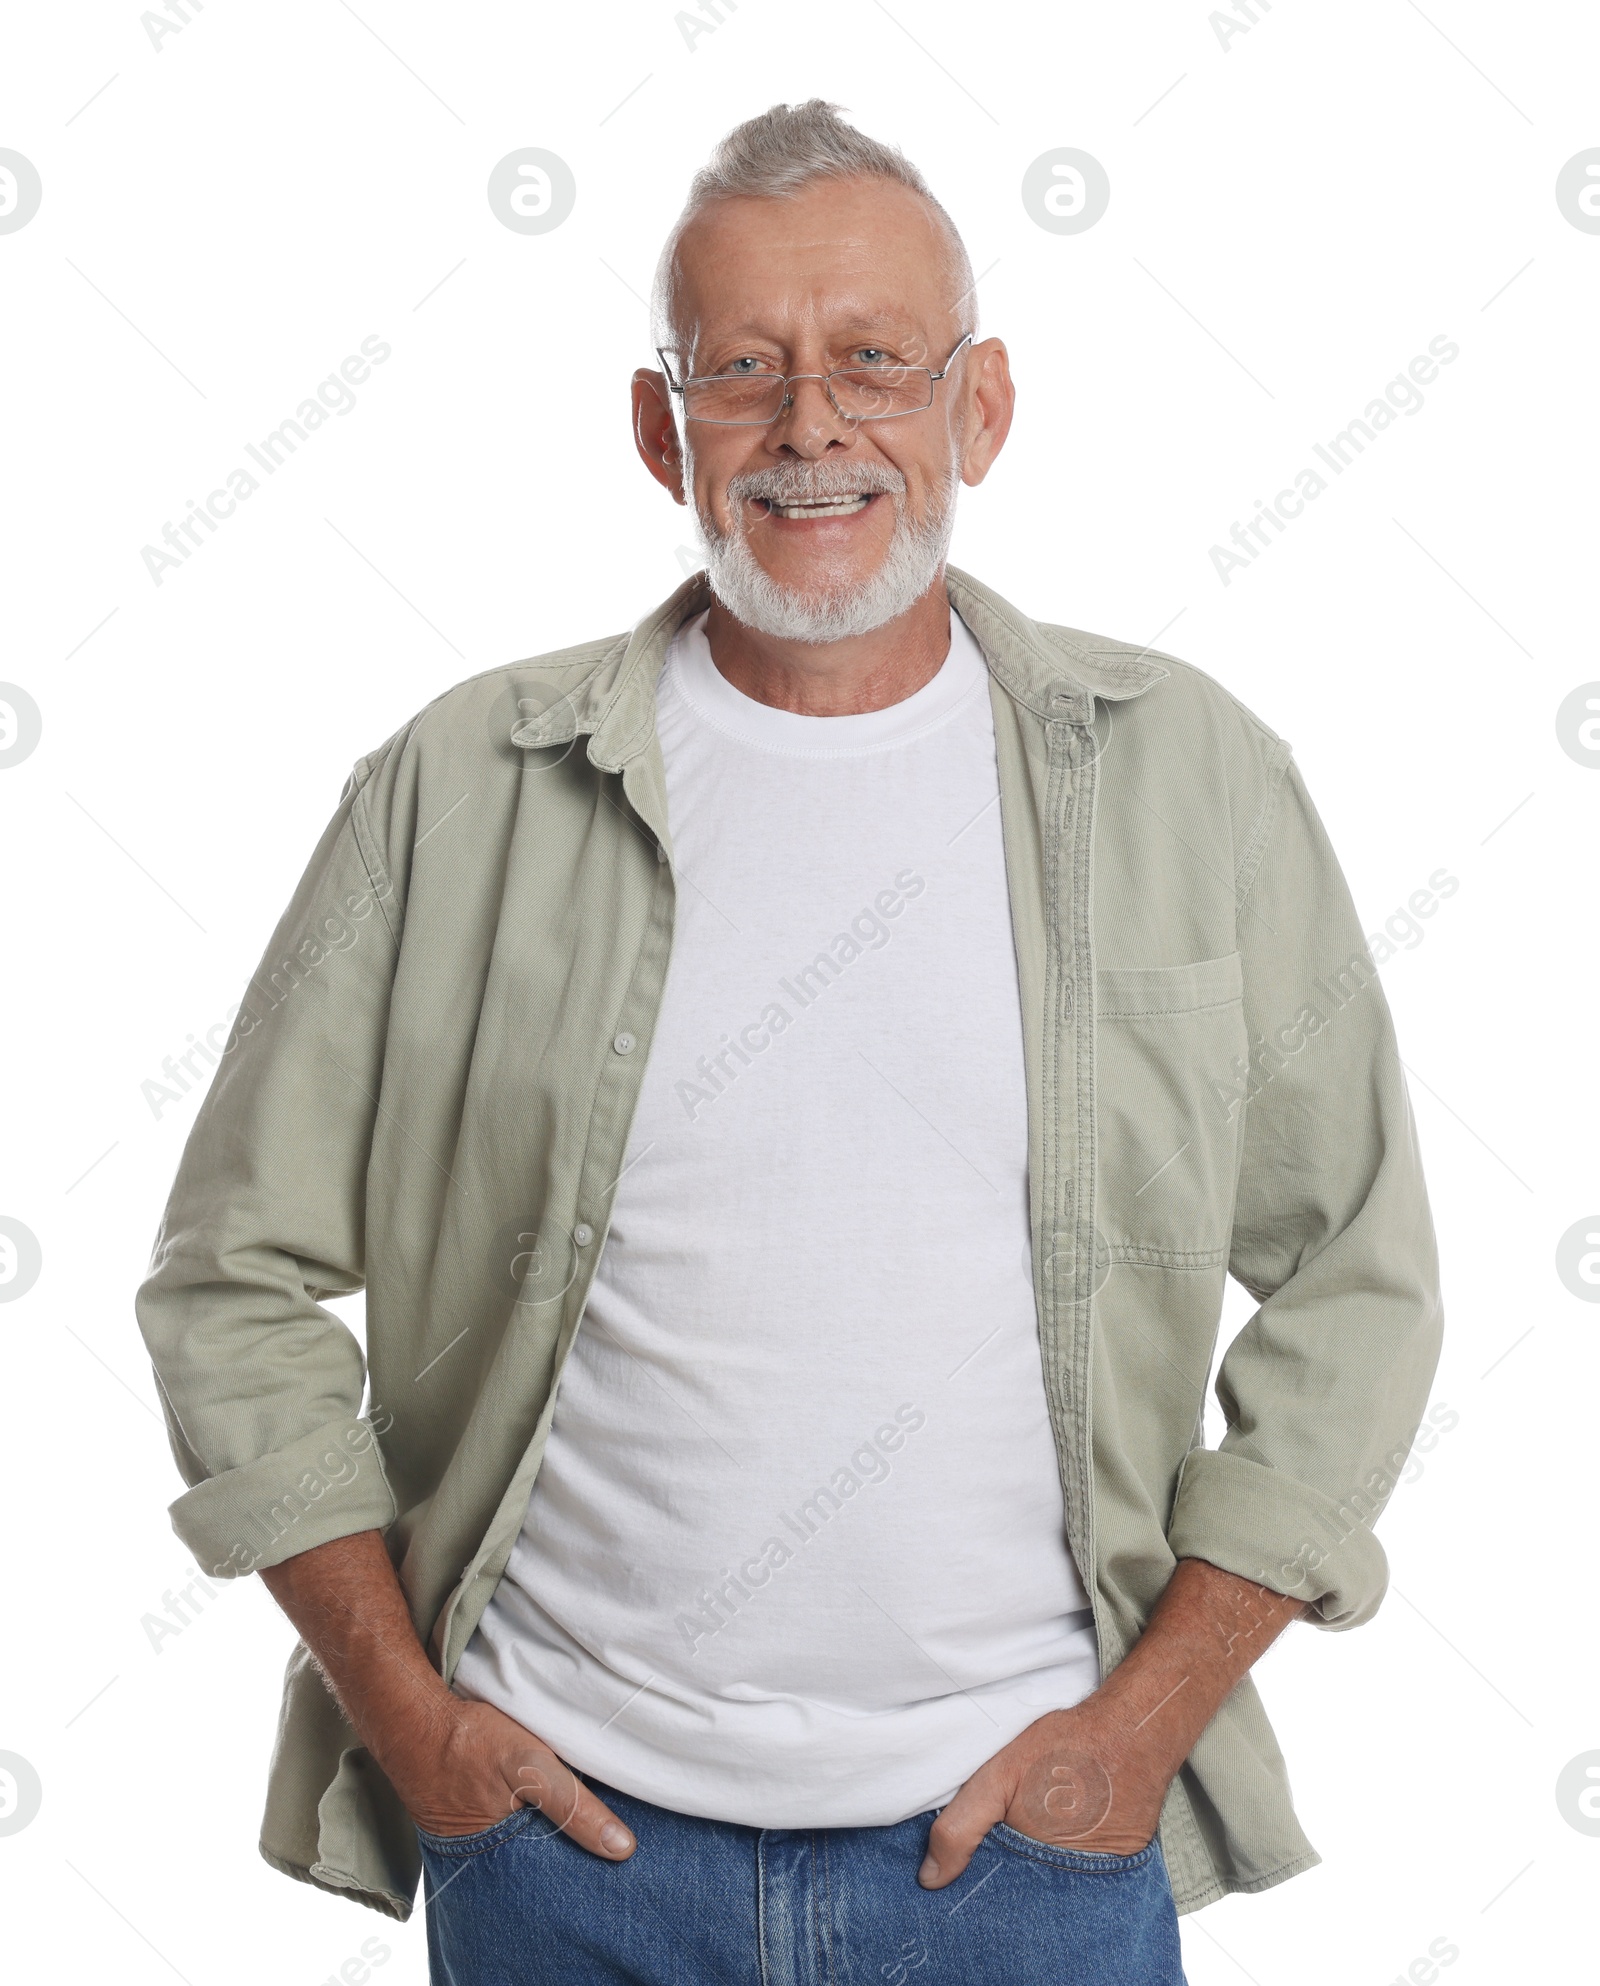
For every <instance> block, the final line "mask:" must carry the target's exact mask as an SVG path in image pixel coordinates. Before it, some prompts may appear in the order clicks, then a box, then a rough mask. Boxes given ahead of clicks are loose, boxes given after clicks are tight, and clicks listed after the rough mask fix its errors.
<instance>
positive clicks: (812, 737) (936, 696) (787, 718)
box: [667, 608, 989, 759]
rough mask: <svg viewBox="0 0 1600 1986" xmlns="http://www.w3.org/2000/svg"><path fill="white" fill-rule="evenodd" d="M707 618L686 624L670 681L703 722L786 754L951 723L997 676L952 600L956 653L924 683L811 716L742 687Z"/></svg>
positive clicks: (884, 740) (821, 751) (822, 753)
mask: <svg viewBox="0 0 1600 1986" xmlns="http://www.w3.org/2000/svg"><path fill="white" fill-rule="evenodd" d="M705 622H706V616H705V614H704V613H702V614H700V615H698V616H697V617H696V618H695V619H694V620H692V621H688V622H685V624H684V625H683V627H681V628H680V629H679V630H678V633H677V636H676V638H675V640H674V641H673V644H672V650H671V653H670V656H669V660H668V670H667V675H668V683H669V686H670V687H671V688H673V689H675V690H676V691H677V693H678V695H679V696H681V697H682V699H683V701H684V702H685V703H686V704H687V705H688V707H689V709H690V710H691V711H692V712H693V713H694V715H695V716H696V717H698V718H699V719H700V720H701V721H702V722H703V723H706V724H709V725H711V726H713V727H714V728H715V729H716V730H718V731H721V732H723V733H725V734H726V735H727V736H728V737H731V738H734V739H737V740H738V742H739V743H740V744H743V745H749V746H751V747H752V748H753V749H755V750H757V751H764V752H776V753H779V754H781V755H782V756H784V757H789V758H828V759H831V758H854V757H857V756H860V755H863V754H866V753H869V752H881V751H887V750H889V749H890V748H891V747H893V746H897V745H905V744H909V743H911V742H912V740H913V739H916V738H921V737H924V736H926V735H927V733H928V732H930V731H934V730H937V729H938V727H939V726H940V725H942V724H944V723H946V722H947V721H948V720H949V719H950V718H951V717H953V716H954V715H955V714H956V712H957V711H958V710H960V709H962V708H963V706H964V705H965V704H966V703H967V702H968V700H969V699H970V698H972V697H974V696H976V695H977V694H978V692H979V691H980V690H982V689H984V688H985V687H986V686H987V684H988V680H989V668H988V664H987V663H986V662H985V661H984V659H983V652H982V650H981V649H980V648H979V647H978V644H977V642H976V641H975V640H974V639H973V637H972V634H971V631H970V630H969V629H968V627H967V625H966V623H965V622H964V621H963V620H962V618H961V616H960V615H959V614H958V613H956V612H955V610H954V609H953V608H952V609H951V613H950V649H949V653H948V654H947V655H946V656H945V658H944V661H943V662H942V663H941V664H940V665H939V669H938V672H937V674H935V675H934V676H932V677H931V678H930V679H929V680H928V681H927V682H926V683H924V684H923V686H922V688H921V689H919V690H914V691H913V692H912V693H911V695H910V696H908V697H903V698H902V699H901V700H900V702H899V703H892V704H890V705H889V706H888V707H887V708H886V709H884V710H864V711H857V712H853V713H851V714H850V715H848V716H844V717H806V716H803V715H801V713H800V712H798V711H794V710H779V709H777V708H776V707H775V706H774V705H772V704H769V703H758V702H757V701H756V700H755V698H754V697H748V696H746V695H745V694H744V692H743V691H742V690H737V689H735V688H734V686H733V684H732V683H730V682H729V681H728V679H727V677H726V676H724V675H723V674H722V672H721V671H720V670H719V669H718V667H717V665H716V663H715V662H714V661H713V660H712V659H711V644H710V643H709V642H708V641H707V640H706V634H705Z"/></svg>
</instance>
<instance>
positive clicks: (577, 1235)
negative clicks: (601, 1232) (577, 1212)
mask: <svg viewBox="0 0 1600 1986" xmlns="http://www.w3.org/2000/svg"><path fill="white" fill-rule="evenodd" d="M572 1238H573V1240H574V1241H575V1242H576V1243H577V1244H578V1246H579V1247H580V1248H587V1247H588V1246H589V1243H590V1242H591V1241H593V1240H594V1229H593V1228H592V1227H590V1225H589V1223H588V1222H587V1221H579V1223H578V1225H577V1226H576V1227H575V1228H574V1229H573V1230H572Z"/></svg>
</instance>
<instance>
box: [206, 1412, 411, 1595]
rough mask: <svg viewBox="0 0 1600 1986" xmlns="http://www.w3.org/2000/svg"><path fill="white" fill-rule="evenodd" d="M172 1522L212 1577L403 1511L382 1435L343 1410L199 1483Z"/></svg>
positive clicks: (388, 1520) (384, 1523) (376, 1525)
mask: <svg viewBox="0 0 1600 1986" xmlns="http://www.w3.org/2000/svg"><path fill="white" fill-rule="evenodd" d="M171 1514H172V1528H173V1530H174V1531H176V1532H177V1534H178V1536H179V1537H180V1538H181V1539H182V1540H183V1542H184V1543H185V1544H186V1545H187V1546H188V1547H189V1549H190V1551H192V1552H193V1553H194V1555H195V1560H196V1563H197V1564H198V1565H199V1566H200V1567H201V1569H202V1570H203V1571H205V1572H207V1573H209V1574H210V1576H211V1577H212V1578H213V1579H235V1578H238V1577H239V1576H241V1575H242V1574H244V1573H247V1572H259V1571H260V1570H261V1569H262V1568H263V1567H264V1566H271V1565H279V1564H281V1563H282V1562H283V1560H284V1559H286V1558H296V1557H298V1555H299V1554H300V1553H301V1552H308V1551H310V1550H312V1548H313V1547H314V1546H316V1545H325V1544H328V1543H329V1542H330V1541H331V1540H332V1539H334V1538H348V1537H350V1536H352V1535H353V1534H354V1533H355V1532H357V1531H382V1530H385V1529H387V1527H388V1526H389V1525H390V1524H392V1523H393V1522H394V1520H395V1517H396V1515H397V1514H398V1511H397V1506H396V1503H395V1499H394V1492H393V1491H392V1490H391V1489H390V1487H389V1479H388V1477H387V1476H386V1475H385V1474H384V1470H383V1457H382V1454H381V1452H380V1451H379V1448H378V1437H377V1435H376V1433H375V1432H374V1431H373V1428H372V1426H371V1424H370V1423H369V1422H367V1421H364V1420H361V1419H358V1418H353V1417H348V1416H347V1417H345V1418H343V1419H340V1420H336V1421H329V1422H328V1423H327V1425H326V1426H325V1427H320V1428H318V1429H316V1431H315V1432H314V1433H312V1434H307V1435H302V1436H301V1438H300V1439H299V1440H298V1441H293V1442H291V1443H290V1444H289V1446H288V1447H287V1448H279V1449H275V1450H274V1451H273V1452H272V1453H271V1454H270V1455H259V1456H257V1457H256V1459H255V1461H253V1462H246V1463H243V1464H242V1465H241V1466H240V1467H239V1468H237V1469H228V1470H226V1471H224V1473H223V1474H222V1475H220V1476H212V1477H211V1478H210V1479H209V1480H208V1481H206V1482H203V1483H197V1484H196V1485H195V1487H194V1488H193V1489H191V1490H188V1491H186V1492H185V1493H184V1494H183V1495H182V1496H180V1497H179V1498H178V1500H177V1502H176V1503H174V1504H173V1505H172V1506H171Z"/></svg>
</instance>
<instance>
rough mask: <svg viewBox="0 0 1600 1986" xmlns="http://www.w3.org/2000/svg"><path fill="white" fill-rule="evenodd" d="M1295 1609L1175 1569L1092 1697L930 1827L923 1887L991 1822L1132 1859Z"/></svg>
mask: <svg viewBox="0 0 1600 1986" xmlns="http://www.w3.org/2000/svg"><path fill="white" fill-rule="evenodd" d="M1303 1611H1304V1602H1303V1601H1301V1600H1298V1599H1296V1598H1294V1597H1293V1596H1292V1595H1287V1594H1283V1593H1279V1592H1277V1591H1276V1590H1274V1589H1273V1588H1271V1587H1267V1586H1260V1585H1257V1584H1256V1582H1255V1581H1254V1580H1250V1579H1242V1578H1240V1577H1238V1576H1237V1575H1236V1574H1234V1573H1231V1572H1224V1571H1223V1570H1222V1569H1221V1568H1220V1567H1218V1566H1215V1565H1209V1564H1207V1563H1206V1561H1205V1560H1204V1559H1193V1558H1186V1559H1181V1560H1180V1561H1179V1562H1178V1564H1177V1566H1176V1567H1175V1568H1174V1570H1173V1573H1172V1577H1171V1579H1170V1580H1169V1581H1168V1583H1167V1587H1166V1590H1165V1592H1163V1594H1162V1595H1161V1598H1160V1599H1159V1600H1158V1601H1157V1602H1156V1605H1155V1608H1154V1610H1153V1612H1152V1613H1151V1616H1150V1620H1149V1622H1148V1624H1147V1625H1146V1627H1145V1630H1144V1632H1143V1634H1141V1635H1140V1637H1139V1639H1138V1640H1137V1641H1136V1642H1135V1643H1134V1645H1133V1647H1132V1648H1131V1649H1130V1650H1129V1651H1128V1654H1127V1656H1126V1658H1125V1659H1124V1660H1123V1661H1121V1662H1119V1663H1118V1664H1117V1666H1116V1667H1115V1668H1113V1669H1112V1671H1111V1673H1110V1674H1109V1675H1108V1676H1107V1677H1106V1678H1105V1680H1104V1681H1103V1682H1102V1683H1101V1685H1100V1687H1099V1688H1098V1689H1097V1690H1096V1691H1095V1692H1094V1694H1093V1695H1092V1696H1087V1697H1085V1698H1084V1700H1083V1702H1082V1703H1079V1704H1075V1705H1074V1706H1073V1707H1072V1708H1071V1709H1070V1710H1052V1711H1051V1712H1050V1713H1049V1714H1048V1715H1047V1716H1044V1717H1041V1718H1040V1719H1039V1720H1038V1722H1037V1723H1034V1724H1030V1725H1029V1726H1028V1728H1027V1730H1025V1731H1024V1732H1023V1733H1022V1735H1021V1736H1020V1737H1018V1738H1013V1739H1012V1741H1011V1743H1010V1744H1009V1745H1007V1746H1006V1747H1005V1749H1004V1750H1003V1751H998V1752H996V1753H995V1755H994V1757H993V1758H992V1759H990V1760H989V1762H988V1764H987V1765H983V1766H980V1767H979V1768H978V1770H977V1771H976V1772H975V1773H974V1774H973V1775H972V1777H971V1778H970V1779H969V1780H968V1781H967V1783H966V1784H965V1785H964V1786H963V1787H962V1788H961V1791H960V1792H959V1793H957V1795H956V1796H955V1798H954V1799H953V1800H952V1801H951V1802H950V1804H949V1806H947V1807H946V1808H945V1809H944V1810H943V1812H942V1813H941V1814H940V1815H939V1817H938V1819H937V1820H936V1821H935V1822H934V1824H933V1829H932V1832H931V1833H930V1834H929V1836H928V1855H927V1860H926V1861H925V1862H924V1863H923V1865H922V1867H921V1869H920V1870H919V1871H918V1874H917V1880H918V1881H919V1882H920V1883H921V1884H922V1886H923V1888H924V1889H943V1888H944V1886H945V1885H946V1883H953V1882H954V1881H955V1879H956V1877H957V1876H959V1875H960V1874H961V1872H962V1870H963V1869H965V1868H966V1866H967V1864H968V1862H970V1861H971V1859H972V1856H973V1853H974V1851H975V1850H976V1848H977V1846H978V1844H979V1842H980V1841H982V1839H983V1837H984V1836H985V1835H986V1834H987V1833H988V1832H989V1830H990V1828H991V1827H993V1826H994V1824H995V1822H996V1821H1004V1822H1005V1824H1006V1825H1007V1827H1014V1828H1015V1829H1016V1830H1017V1832H1018V1833H1019V1834H1026V1835H1030V1836H1031V1837H1032V1838H1033V1839H1034V1840H1035V1841H1047V1842H1049V1843H1051V1845H1052V1846H1054V1847H1057V1848H1081V1849H1085V1850H1088V1851H1089V1852H1090V1853H1093V1854H1101V1855H1137V1854H1138V1852H1139V1850H1140V1849H1141V1848H1143V1847H1145V1846H1146V1845H1147V1843H1148V1842H1149V1841H1150V1838H1151V1836H1152V1835H1153V1834H1154V1833H1155V1831H1156V1823H1157V1821H1158V1820H1159V1819H1160V1818H1161V1803H1162V1801H1163V1800H1164V1799H1165V1798H1166V1795H1167V1788H1168V1786H1170V1785H1171V1783H1172V1778H1173V1775H1174V1774H1175V1773H1176V1772H1177V1770H1178V1768H1179V1766H1181V1765H1182V1764H1183V1761H1184V1760H1185V1759H1186V1758H1187V1757H1188V1756H1189V1754H1190V1752H1191V1751H1192V1750H1193V1749H1194V1744H1195V1740H1196V1739H1197V1738H1198V1737H1199V1736H1200V1733H1201V1732H1202V1731H1203V1730H1204V1729H1205V1727H1206V1725H1207V1724H1209V1723H1210V1721H1211V1719H1212V1718H1213V1717H1214V1716H1215V1715H1216V1712H1217V1710H1218V1707H1219V1706H1220V1705H1221V1704H1222V1703H1223V1702H1224V1700H1225V1699H1226V1698H1227V1696H1228V1693H1229V1692H1230V1691H1231V1690H1232V1689H1233V1688H1234V1687H1235V1686H1236V1685H1237V1683H1238V1682H1239V1679H1240V1678H1241V1677H1242V1676H1243V1675H1244V1673H1245V1671H1246V1670H1247V1669H1248V1668H1249V1667H1250V1665H1251V1663H1252V1662H1254V1661H1255V1660H1256V1658H1257V1656H1259V1655H1260V1654H1261V1652H1262V1651H1263V1650H1264V1649H1265V1648H1267V1647H1269V1646H1270V1645H1271V1643H1272V1642H1273V1641H1274V1640H1276V1638H1277V1637H1278V1635H1279V1634H1281V1633H1282V1632H1283V1630H1284V1628H1285V1627H1287V1626H1288V1624H1289V1622H1290V1621H1292V1620H1293V1619H1294V1618H1295V1617H1296V1615H1298V1614H1300V1613H1301V1612H1303Z"/></svg>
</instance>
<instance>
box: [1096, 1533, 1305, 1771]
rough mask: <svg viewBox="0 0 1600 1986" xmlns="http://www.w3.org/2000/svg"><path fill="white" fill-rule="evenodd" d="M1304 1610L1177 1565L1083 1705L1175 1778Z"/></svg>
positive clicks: (1206, 1570) (1213, 1569)
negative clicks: (1133, 1638) (1140, 1627)
mask: <svg viewBox="0 0 1600 1986" xmlns="http://www.w3.org/2000/svg"><path fill="white" fill-rule="evenodd" d="M1304 1612H1305V1603H1304V1601H1301V1600H1292V1599H1288V1598H1286V1597H1285V1596H1284V1595H1283V1594H1281V1593H1275V1592H1273V1591H1272V1589H1271V1588H1270V1587H1266V1586H1258V1585H1256V1584H1255V1582H1254V1581H1253V1580H1249V1579H1240V1578H1238V1577H1236V1576H1235V1575H1234V1574H1233V1573H1231V1572H1223V1571H1222V1570H1220V1568H1219V1567H1217V1566H1214V1565H1209V1564H1207V1562H1206V1561H1205V1560H1204V1559H1197V1558H1186V1559H1180V1560H1179V1561H1178V1564H1177V1567H1176V1568H1175V1570H1174V1572H1173V1574H1172V1578H1171V1579H1170V1580H1169V1581H1168V1584H1167V1588H1166V1591H1165V1592H1164V1593H1163V1594H1162V1596H1161V1598H1160V1599H1159V1600H1158V1601H1157V1603H1156V1606H1155V1611H1154V1612H1153V1613H1152V1614H1151V1616H1150V1620H1149V1623H1148V1625H1147V1626H1146V1628H1145V1630H1144V1633H1143V1634H1142V1635H1140V1637H1139V1639H1138V1641H1137V1642H1135V1644H1134V1646H1133V1648H1132V1649H1131V1650H1130V1652H1129V1654H1128V1655H1127V1657H1126V1658H1125V1659H1124V1660H1123V1661H1122V1662H1120V1663H1119V1664H1118V1665H1117V1667H1116V1668H1114V1669H1113V1670H1112V1671H1111V1673H1110V1675H1109V1676H1107V1678H1106V1679H1105V1681H1104V1683H1102V1684H1101V1686H1100V1688H1099V1689H1098V1690H1097V1691H1096V1692H1095V1693H1094V1695H1093V1696H1092V1697H1091V1698H1089V1699H1088V1702H1089V1704H1090V1705H1092V1706H1093V1707H1094V1708H1095V1710H1096V1711H1097V1712H1098V1713H1099V1714H1101V1715H1102V1716H1104V1717H1105V1718H1106V1719H1107V1720H1108V1723H1109V1725H1110V1728H1112V1729H1113V1730H1115V1731H1117V1732H1119V1733H1120V1734H1121V1735H1122V1736H1123V1737H1124V1738H1125V1739H1127V1740H1128V1741H1130V1742H1137V1744H1138V1745H1139V1747H1140V1749H1141V1750H1143V1751H1145V1752H1147V1753H1148V1754H1149V1755H1153V1756H1155V1757H1156V1758H1159V1759H1162V1760H1164V1761H1165V1760H1170V1762H1171V1770H1172V1771H1174V1772H1176V1770H1177V1769H1178V1767H1179V1766H1180V1765H1181V1764H1182V1763H1183V1761H1184V1760H1185V1759H1186V1758H1187V1757H1188V1756H1189V1753H1190V1752H1191V1751H1192V1750H1193V1749H1194V1745H1195V1741H1196V1740H1197V1739H1198V1738H1199V1736H1200V1734H1201V1732H1202V1731H1203V1730H1204V1729H1205V1728H1206V1726H1207V1725H1208V1724H1209V1723H1210V1722H1211V1719H1212V1718H1213V1717H1214V1716H1215V1715H1216V1713H1217V1711H1218V1710H1219V1709H1220V1708H1221V1706H1222V1704H1223V1703H1224V1701H1225V1700H1226V1699H1227V1697H1228V1695H1229V1694H1230V1693H1231V1691H1232V1690H1233V1689H1234V1687H1235V1686H1236V1685H1237V1684H1238V1683H1239V1681H1240V1680H1241V1678H1242V1677H1243V1676H1244V1675H1245V1673H1246V1672H1247V1671H1248V1670H1249V1668H1250V1666H1251V1664H1252V1663H1254V1662H1255V1661H1256V1660H1257V1659H1258V1658H1259V1657H1260V1656H1261V1655H1262V1654H1263V1653H1264V1652H1265V1651H1266V1649H1267V1648H1269V1647H1270V1646H1271V1644H1272V1643H1273V1642H1274V1641H1276V1639H1277V1638H1278V1636H1279V1635H1280V1634H1281V1633H1282V1632H1283V1630H1284V1629H1285V1628H1286V1627H1287V1626H1288V1625H1289V1623H1290V1622H1291V1621H1292V1620H1295V1619H1297V1618H1298V1617H1299V1616H1300V1615H1301V1614H1302V1613H1304ZM1135 1733H1138V1737H1137V1740H1135V1739H1134V1734H1135Z"/></svg>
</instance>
